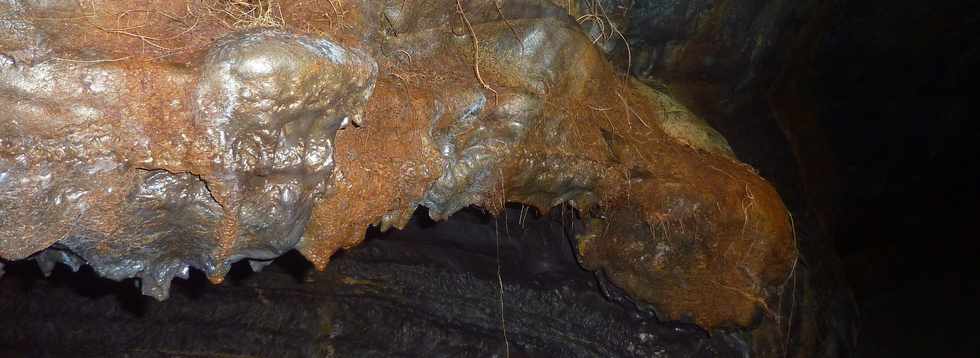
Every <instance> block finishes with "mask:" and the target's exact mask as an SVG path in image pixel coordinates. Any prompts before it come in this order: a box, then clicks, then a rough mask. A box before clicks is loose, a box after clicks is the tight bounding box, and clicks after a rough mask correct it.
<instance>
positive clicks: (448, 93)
mask: <svg viewBox="0 0 980 358" xmlns="http://www.w3.org/2000/svg"><path fill="white" fill-rule="evenodd" d="M220 3H221V2H216V4H220ZM204 4H205V5H206V6H205V5H202V4H198V3H193V4H192V3H183V2H153V1H137V2H129V3H125V4H123V3H107V4H100V5H102V6H98V7H95V6H91V4H88V5H87V4H78V3H75V2H63V3H62V2H31V1H5V2H0V9H2V10H3V11H4V12H5V13H8V14H11V15H10V16H8V17H5V18H4V19H3V20H0V27H3V28H7V29H11V31H7V32H5V33H4V34H3V35H0V44H2V47H0V56H2V57H0V59H2V61H0V103H2V104H3V105H4V106H5V107H7V108H10V109H9V110H8V111H7V112H5V113H3V114H0V126H2V127H0V128H2V132H0V199H2V201H0V212H2V213H3V216H2V219H0V257H3V258H4V259H7V260H22V259H33V260H35V261H37V262H38V264H39V265H40V266H41V267H42V269H45V270H46V271H50V269H51V268H53V267H54V265H55V263H57V262H60V263H64V264H66V265H68V266H70V267H72V268H73V269H77V268H79V267H80V266H81V265H90V266H91V267H93V269H94V270H95V272H97V273H99V274H100V275H102V276H104V277H108V278H112V279H116V280H122V279H126V278H132V277H135V278H139V279H140V281H139V282H140V285H141V288H142V291H143V293H145V294H147V295H152V296H154V297H157V298H160V299H163V298H166V297H167V296H168V293H169V285H170V282H171V280H172V279H173V278H174V277H186V276H188V275H189V274H190V270H191V269H197V270H201V271H203V272H205V273H206V274H207V276H208V277H209V279H210V280H211V281H212V282H221V281H222V280H223V279H224V276H225V274H226V273H227V272H228V270H229V268H230V266H231V264H232V263H234V262H238V261H241V260H250V263H251V264H252V266H253V267H255V268H260V267H262V266H263V265H265V264H267V263H268V261H269V260H270V259H273V258H275V257H277V256H279V255H281V254H283V253H284V252H286V251H288V250H290V249H293V248H295V249H297V250H298V251H299V252H300V253H302V255H303V256H304V257H306V258H307V259H308V260H309V261H310V262H311V263H312V264H313V265H314V266H315V267H316V268H318V269H320V270H323V269H326V268H327V267H328V265H327V264H328V262H329V261H330V259H331V256H332V255H333V254H334V253H335V252H337V251H338V250H340V249H345V248H351V247H353V246H356V245H357V244H359V243H360V242H361V241H363V239H364V232H365V230H366V228H368V227H369V226H371V225H378V226H379V227H381V228H383V229H387V228H389V227H402V226H404V225H405V224H406V223H407V222H408V220H409V219H410V218H411V216H412V213H413V212H414V211H415V210H416V208H418V207H419V206H420V205H421V206H424V207H426V208H427V209H428V213H429V215H430V217H432V218H434V219H445V218H447V217H448V216H450V215H451V214H453V213H455V212H457V211H459V210H461V209H463V208H465V207H468V206H478V207H482V208H485V209H487V210H489V211H490V212H494V213H500V212H502V211H501V210H503V208H504V206H505V204H506V203H523V204H527V205H529V206H532V207H535V208H537V209H539V210H548V209H550V208H552V207H555V206H557V205H561V204H564V203H567V204H569V205H571V206H572V207H575V208H577V209H579V210H580V211H581V213H582V215H583V217H585V218H587V219H588V220H586V223H587V228H585V229H584V230H582V231H581V232H580V233H579V234H581V235H579V236H578V237H577V238H576V239H575V247H576V253H577V254H578V255H579V259H580V260H581V261H582V263H583V264H584V265H585V266H587V267H588V268H590V269H592V270H596V271H600V272H603V273H604V274H605V275H607V276H608V277H609V280H610V281H611V282H612V283H613V284H614V285H615V286H618V287H622V288H623V289H624V290H625V291H626V292H627V293H628V294H629V295H630V296H632V297H633V298H634V299H636V300H637V301H639V302H643V303H645V304H650V305H652V306H653V307H654V308H655V310H656V312H657V313H658V315H659V317H660V318H661V319H663V320H681V321H687V322H691V323H697V324H699V325H700V326H702V327H706V328H710V329H717V328H729V327H750V326H753V325H755V324H758V323H759V322H760V321H765V320H775V319H776V318H777V317H780V312H777V311H774V310H772V309H769V308H767V307H769V306H770V305H772V304H773V303H774V302H776V301H778V300H779V299H780V297H782V295H783V294H784V292H785V287H786V286H785V283H786V282H787V277H789V276H788V275H790V273H791V272H792V269H793V267H794V266H795V262H796V255H797V252H796V246H795V242H794V240H793V235H792V232H793V231H792V230H793V228H792V225H791V222H790V216H789V214H788V212H787V210H786V208H785V206H784V205H783V203H782V200H781V199H780V197H779V195H778V194H777V193H776V192H775V190H774V189H773V187H772V186H771V185H770V184H769V183H768V182H766V181H765V180H764V179H763V178H761V177H759V176H758V175H757V174H756V173H755V172H754V170H753V169H752V168H751V167H749V166H747V165H745V164H742V163H740V162H738V161H737V160H736V159H735V158H734V156H733V155H732V152H731V149H730V148H729V147H728V145H727V143H726V142H725V141H724V139H723V138H721V137H720V136H719V135H718V134H717V132H714V131H713V130H712V129H711V128H710V127H708V126H707V125H705V124H704V122H701V121H700V120H698V119H697V118H696V117H694V116H693V115H691V116H685V115H677V112H678V111H681V112H683V110H679V109H678V106H677V105H676V103H673V102H671V101H668V100H665V99H664V97H665V96H662V95H657V94H656V91H654V90H653V89H650V88H647V87H645V85H643V84H641V83H639V82H636V81H631V80H629V79H628V78H626V77H624V76H623V75H622V74H620V73H618V72H617V71H616V70H615V69H614V67H613V66H612V65H610V64H609V63H608V61H607V60H606V58H605V54H604V53H603V52H602V51H601V50H600V49H599V48H598V47H596V46H594V45H593V40H592V39H591V38H590V37H589V36H588V35H587V34H586V33H585V32H584V31H583V30H582V28H581V27H580V25H579V24H578V23H577V22H576V21H575V20H574V18H572V17H571V16H569V15H568V13H567V9H563V8H561V7H559V6H557V5H554V4H551V3H549V2H537V1H505V2H501V3H499V4H498V3H493V2H485V3H477V2H472V3H470V2H465V4H464V3H462V2H461V3H457V2H455V1H436V2H418V3H415V2H411V1H409V2H404V3H399V4H394V3H385V2H373V1H369V2H363V3H353V2H351V3H344V4H341V5H343V6H342V7H341V8H337V7H336V6H333V7H332V8H330V6H329V5H326V4H322V7H318V6H321V5H316V4H314V3H309V2H296V3H295V6H291V5H290V4H287V3H286V2H284V3H283V4H282V8H281V12H279V13H278V15H272V16H274V17H275V16H278V17H275V18H277V19H278V20H281V21H279V22H274V23H278V24H279V25H278V26H274V27H273V28H268V27H259V26H248V24H249V22H248V21H245V24H244V25H243V24H242V23H241V21H238V22H233V23H232V24H231V25H229V21H228V20H229V19H228V18H227V15H228V14H229V12H228V11H220V10H221V9H224V10H228V8H215V4H212V3H207V2H205V3H204ZM334 5H336V4H334ZM457 6H458V7H457ZM341 14H343V16H341ZM51 19H60V21H52V20H51ZM238 20H241V19H238ZM246 20H247V19H246ZM255 23H259V22H255ZM262 24H265V23H262ZM651 92H653V94H651ZM610 226H613V227H614V230H608V228H609V227H610ZM624 228H636V230H624ZM643 228H646V229H645V230H644V229H643ZM531 260H532V261H533V259H531ZM767 302H768V303H767Z"/></svg>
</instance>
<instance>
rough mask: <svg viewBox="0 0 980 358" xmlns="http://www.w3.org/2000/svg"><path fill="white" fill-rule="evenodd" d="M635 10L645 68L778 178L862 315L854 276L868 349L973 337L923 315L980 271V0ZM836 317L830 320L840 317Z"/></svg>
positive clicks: (960, 300)
mask: <svg viewBox="0 0 980 358" xmlns="http://www.w3.org/2000/svg"><path fill="white" fill-rule="evenodd" d="M631 11H633V15H632V16H631V20H632V21H631V24H630V27H629V32H628V36H629V38H630V45H631V47H632V50H633V51H632V55H633V56H632V64H631V68H632V70H633V72H634V74H636V75H637V76H639V77H641V78H645V79H647V81H648V82H652V83H655V84H658V85H660V86H662V87H665V88H667V89H668V90H669V91H670V92H671V93H672V94H674V95H675V96H676V97H677V98H679V99H680V100H681V101H682V102H684V103H685V104H687V105H688V106H689V107H690V108H692V109H693V110H694V111H695V112H697V113H698V114H700V115H701V116H703V117H704V118H705V119H706V120H708V121H709V122H710V123H712V125H713V126H715V128H717V129H718V130H719V131H720V132H722V134H724V135H725V136H726V137H727V139H728V140H729V142H730V143H731V145H732V147H733V149H734V150H735V152H736V154H737V155H738V156H739V158H740V159H741V160H744V161H746V162H748V163H750V164H752V165H753V166H754V167H756V168H757V169H758V170H759V171H760V173H761V175H762V176H764V177H766V178H768V179H769V180H771V181H772V182H773V183H774V185H776V186H777V188H778V189H779V191H780V193H781V194H782V195H783V197H784V198H785V199H786V200H787V204H788V206H789V207H790V208H791V210H792V211H793V213H794V215H796V219H797V229H798V234H799V235H800V237H799V241H800V244H801V251H802V253H803V256H804V258H805V259H807V260H806V261H807V267H808V268H809V269H810V270H811V273H812V274H813V276H811V277H812V278H813V279H814V281H812V282H811V283H812V284H814V285H817V286H820V287H823V288H824V289H826V290H825V293H824V294H823V295H824V297H823V298H824V301H823V303H821V305H826V306H824V308H826V309H828V310H829V311H827V312H840V311H849V312H851V313H849V314H850V315H854V314H855V313H857V312H855V310H853V309H847V306H852V307H853V305H855V304H854V303H851V300H850V299H849V298H848V297H846V296H849V294H848V293H847V291H848V290H849V289H853V294H854V297H855V298H856V299H857V303H856V306H857V307H858V308H859V309H858V311H860V315H861V321H862V322H863V323H862V326H863V327H862V329H861V330H860V331H861V335H860V336H861V337H862V338H861V339H860V340H859V341H861V342H863V343H862V344H861V349H860V352H861V354H863V355H867V356H888V355H890V354H901V353H903V352H904V353H906V354H908V353H910V352H915V353H916V354H927V353H929V352H933V353H935V352H936V350H937V349H939V350H940V351H942V352H944V353H946V354H952V355H956V354H965V353H966V352H971V351H972V352H976V347H971V344H969V343H965V342H968V341H969V339H956V340H953V341H955V342H949V341H950V339H948V338H943V337H944V336H946V337H950V336H948V334H949V332H944V330H942V329H930V328H926V327H929V326H930V325H931V323H932V322H933V321H935V320H942V319H943V318H942V317H962V316H963V311H961V310H960V309H958V308H953V307H963V306H969V305H971V303H970V302H971V300H972V299H975V292H976V291H977V287H978V284H977V282H976V280H975V279H973V278H971V276H972V275H971V274H970V273H971V272H975V271H976V268H975V267H972V266H975V265H973V264H972V262H975V260H974V259H973V258H972V257H970V256H971V255H973V254H975V252H976V251H977V250H976V248H975V246H976V245H975V244H972V243H970V242H972V241H975V240H973V239H972V238H973V237H975V234H971V232H973V230H974V229H973V228H972V227H971V224H970V223H972V222H973V221H974V220H976V213H977V212H980V210H978V205H977V202H978V200H977V199H978V197H980V195H978V192H977V189H976V177H975V176H974V175H971V174H967V173H972V172H975V171H977V169H978V168H977V166H978V163H977V161H976V160H975V159H974V158H976V154H978V153H977V152H978V151H977V149H976V148H975V144H974V143H973V141H974V140H975V138H977V133H978V132H977V130H976V129H975V128H973V127H975V125H972V118H971V114H972V113H974V112H975V109H974V107H975V106H974V105H973V104H972V103H971V98H970V97H969V96H968V93H969V92H970V88H969V87H971V84H972V83H974V82H975V81H976V79H977V77H976V71H975V70H974V69H973V68H974V66H973V64H975V63H977V62H978V57H980V51H978V49H980V46H978V41H976V40H975V37H976V36H975V34H977V33H980V26H978V18H980V15H978V14H980V10H978V5H977V4H976V3H975V2H965V1H960V2H956V1H942V2H922V1H906V2H894V1H840V0H838V1H809V0H804V1H779V0H760V1H659V0H651V1H640V2H637V4H636V5H635V6H634V7H633V9H632V10H631ZM620 50H621V51H622V49H620ZM624 57H625V56H623V53H620V56H619V60H620V62H621V63H623V62H624V60H625V58H624ZM837 257H840V258H841V260H838V259H837ZM817 272H820V273H819V274H818V273H817ZM827 291H830V292H834V291H836V292H837V293H827ZM833 307H836V308H833ZM909 307H933V308H935V309H926V310H921V309H915V310H911V311H910V310H909ZM855 317H856V316H855ZM957 319H961V318H957ZM818 321H819V320H818ZM832 321H833V320H824V321H821V322H822V323H819V324H822V325H825V327H824V331H825V332H829V331H838V332H839V331H840V329H839V327H836V328H835V327H833V326H834V325H840V324H841V323H842V322H843V321H838V322H832ZM819 324H818V325H819ZM899 327H903V328H899ZM852 333H853V332H852ZM903 337H908V338H909V339H904V338H903ZM896 342H900V343H898V344H896ZM947 342H949V343H947ZM940 346H941V347H942V348H937V347H940ZM876 347H878V348H876Z"/></svg>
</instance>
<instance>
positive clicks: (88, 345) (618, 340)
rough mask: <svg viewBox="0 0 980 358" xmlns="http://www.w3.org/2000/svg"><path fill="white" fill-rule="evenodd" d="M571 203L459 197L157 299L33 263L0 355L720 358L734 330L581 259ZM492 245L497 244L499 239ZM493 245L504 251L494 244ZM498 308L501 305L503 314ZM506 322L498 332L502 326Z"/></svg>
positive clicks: (10, 307)
mask: <svg viewBox="0 0 980 358" xmlns="http://www.w3.org/2000/svg"><path fill="white" fill-rule="evenodd" d="M576 215H577V214H576V213H575V212H574V211H573V210H572V209H563V208H555V209H553V210H552V211H551V212H550V213H548V214H546V215H540V214H539V213H537V212H536V211H535V210H533V209H527V210H523V208H522V207H520V206H511V207H508V209H507V210H506V211H505V212H504V213H503V215H501V216H500V217H498V218H497V219H494V218H493V217H492V216H490V215H489V214H486V213H484V212H482V211H480V210H478V209H472V208H471V209H466V210H463V211H461V212H460V213H457V214H456V215H454V216H453V217H451V218H450V219H449V220H448V221H445V222H439V223H434V222H432V221H431V220H429V219H428V217H427V213H426V212H425V210H424V209H420V210H419V211H418V212H416V214H415V216H414V218H413V220H412V221H411V223H410V224H409V225H408V227H406V228H405V229H404V230H391V231H389V232H384V233H381V232H378V231H377V230H376V229H371V230H369V234H368V237H369V239H368V240H367V241H366V242H365V244H363V245H360V246H358V247H355V248H353V249H351V250H348V251H344V252H342V253H340V254H338V255H337V256H335V257H334V259H333V262H331V264H330V265H329V266H328V269H327V271H325V272H316V271H315V270H313V269H312V267H311V266H310V264H309V263H308V262H307V261H305V260H304V259H303V258H302V257H301V256H300V255H298V254H297V253H295V252H290V253H289V254H287V255H285V256H283V257H280V258H278V259H276V260H275V262H274V263H273V264H272V265H270V266H269V267H267V268H266V269H265V270H264V271H263V272H262V273H253V272H252V271H251V270H250V269H249V266H248V264H246V263H244V262H240V263H238V264H236V266H235V267H234V268H233V269H232V271H231V274H229V276H228V278H227V279H226V281H225V282H224V283H223V284H221V285H211V284H210V283H208V282H207V279H206V278H205V277H204V275H203V274H201V273H200V272H195V273H194V274H192V275H191V277H190V279H188V280H182V279H176V280H175V281H174V285H173V292H172V295H171V297H170V299H168V300H167V301H163V302H158V301H155V300H154V299H152V298H150V297H147V296H142V295H140V293H139V290H138V289H136V288H135V287H133V286H134V285H135V284H137V282H136V281H134V280H127V281H123V282H114V281H109V280H105V279H102V278H99V277H97V276H96V275H95V274H94V273H93V272H92V271H91V269H89V268H83V269H82V270H81V271H80V272H78V273H72V272H70V271H69V270H68V269H67V268H66V267H65V266H61V265H59V267H58V268H57V269H56V270H55V272H54V273H53V274H52V275H51V277H49V278H44V277H43V276H42V275H41V273H40V271H39V270H37V269H36V268H35V267H34V266H33V264H32V263H31V262H29V261H25V262H17V263H11V264H9V265H8V266H7V267H6V271H7V276H6V277H4V279H3V280H0V317H3V323H2V324H3V325H4V326H5V327H3V329H0V356H75V357H77V356H86V357H102V356H129V357H156V356H188V357H196V356H220V357H226V356H227V357H266V356H286V357H290V356H337V357H392V356H396V357H397V356H402V357H409V356H412V357H490V356H496V357H503V356H506V355H507V351H508V350H509V353H510V356H511V357H526V356H534V357H542V356H553V357H633V356H642V357H649V356H655V355H658V354H665V355H666V356H684V357H719V356H722V357H728V356H740V355H742V354H745V353H746V352H747V349H748V348H747V346H746V345H745V343H744V341H743V340H742V339H741V338H740V335H739V333H737V332H715V333H714V334H711V335H708V334H707V333H706V332H704V331H702V330H700V329H698V328H697V327H695V326H693V325H689V324H682V323H662V322H659V321H657V319H656V317H655V315H654V314H653V313H652V311H651V310H642V309H639V308H638V307H637V306H636V305H635V304H634V303H632V302H631V301H630V300H629V299H628V298H627V297H626V296H624V295H623V294H622V292H620V291H619V290H618V289H616V288H615V287H613V286H612V285H609V284H608V282H606V281H605V280H604V279H602V277H601V276H597V275H595V274H593V273H591V272H588V271H585V270H583V269H582V268H581V267H579V265H578V263H577V261H576V259H575V255H574V253H573V247H572V242H571V241H569V238H570V237H571V236H570V235H572V233H574V232H575V231H576V230H580V229H581V223H580V222H579V221H578V219H576ZM498 248H499V251H498ZM498 252H499V253H498ZM501 309H503V316H501ZM504 331H506V339H505V335H504V333H503V332H504Z"/></svg>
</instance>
